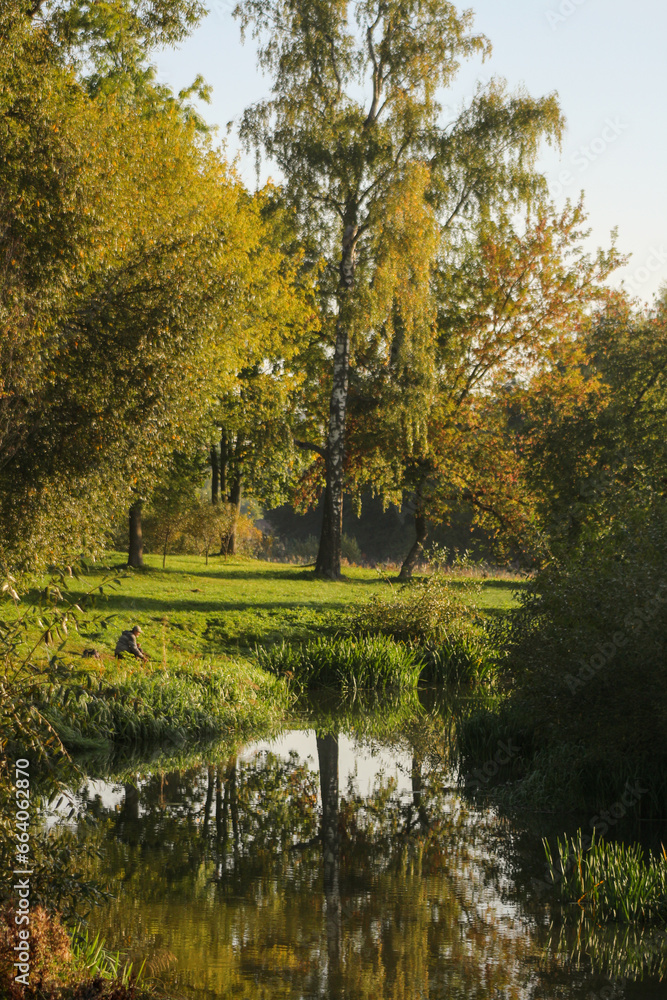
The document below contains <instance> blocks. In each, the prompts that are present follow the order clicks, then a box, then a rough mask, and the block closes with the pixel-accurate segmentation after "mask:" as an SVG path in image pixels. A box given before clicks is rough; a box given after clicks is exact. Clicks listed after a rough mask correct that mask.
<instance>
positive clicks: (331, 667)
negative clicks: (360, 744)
mask: <svg viewBox="0 0 667 1000" xmlns="http://www.w3.org/2000/svg"><path fill="white" fill-rule="evenodd" d="M122 558H123V557H122V556H121V555H120V554H115V553H112V554H110V555H109V556H108V558H107V559H105V560H104V562H103V564H101V565H95V566H94V567H92V568H89V569H88V571H87V572H86V573H84V574H83V575H82V576H81V577H80V578H77V577H67V576H66V577H65V578H64V579H63V580H62V581H61V583H60V584H59V587H60V589H61V591H62V595H63V599H62V600H59V601H56V604H55V609H56V610H54V606H53V605H51V606H49V604H48V600H47V601H46V603H45V594H44V590H43V588H44V587H45V586H46V585H47V583H48V581H46V580H44V581H40V583H41V587H40V588H37V587H35V588H34V589H33V590H32V591H31V592H29V593H27V594H26V595H24V596H23V598H22V600H21V602H20V603H19V605H16V606H15V605H12V604H11V602H7V601H6V602H5V605H4V607H5V611H6V612H7V613H8V614H9V615H10V617H11V615H12V614H13V615H14V616H21V615H23V616H24V618H25V622H24V625H23V627H22V630H19V633H16V634H14V635H13V637H12V638H11V639H10V638H7V639H6V657H7V663H8V664H10V663H11V664H15V663H16V662H18V661H20V660H21V657H27V658H28V660H27V661H26V664H27V666H26V668H25V669H24V670H23V671H20V672H19V674H18V675H17V679H16V680H14V681H13V682H12V687H13V690H14V692H15V694H14V698H15V700H16V702H17V706H18V713H19V715H20V714H21V712H24V713H25V712H29V711H31V708H30V706H33V707H34V708H36V709H37V710H38V711H39V712H40V713H41V714H42V716H43V719H44V720H45V722H46V724H49V725H51V726H52V727H53V729H54V730H55V732H56V733H57V734H58V736H59V737H60V739H61V740H62V742H63V743H64V745H65V747H67V749H69V750H73V751H77V752H82V751H93V752H94V751H100V752H107V753H108V752H110V751H112V750H114V749H117V748H122V747H126V746H129V745H133V744H139V743H141V744H149V743H158V742H159V743H170V744H172V745H173V744H176V745H182V744H183V743H185V742H186V741H188V740H190V741H191V740H198V739H205V738H213V737H216V736H219V735H232V736H234V737H235V738H249V737H251V736H252V735H254V734H258V733H259V732H263V731H266V730H267V729H271V728H274V727H275V726H277V725H279V724H280V723H281V721H283V720H284V719H285V717H286V713H287V711H288V708H289V705H290V703H291V701H292V698H293V694H292V691H291V689H292V688H294V687H295V686H297V685H295V684H292V683H291V681H292V679H293V677H294V674H295V673H296V671H295V670H294V669H291V666H294V664H296V661H297V660H298V659H299V658H300V657H301V656H302V652H303V650H305V649H307V648H308V649H312V650H313V651H314V655H315V653H316V655H315V660H317V663H315V660H313V663H312V664H310V668H313V669H310V673H312V677H311V678H310V679H309V681H308V683H309V685H310V684H311V682H312V683H314V684H316V685H317V684H318V683H319V684H320V685H322V684H324V685H326V684H327V683H329V682H330V681H331V679H332V678H334V679H335V680H336V683H335V684H334V686H336V687H340V688H350V689H351V690H356V689H357V688H371V689H386V688H393V687H396V686H398V687H405V685H406V683H408V682H409V684H408V686H413V685H414V684H416V682H417V679H418V677H419V672H420V671H421V670H422V669H423V664H426V665H427V666H428V668H429V670H430V673H429V678H430V680H431V681H435V682H441V683H442V682H445V681H447V680H451V679H454V680H456V679H459V673H460V663H459V660H460V655H459V654H460V653H461V650H463V653H464V659H466V662H468V661H469V662H470V663H471V664H472V665H473V668H474V662H475V661H474V658H471V656H470V655H469V650H468V647H467V646H465V643H466V642H467V641H468V633H467V632H466V634H465V636H463V638H462V642H461V643H459V645H458V646H457V651H458V652H457V651H455V652H457V655H458V656H459V659H458V660H456V658H455V657H454V658H453V657H452V655H451V650H450V648H449V646H448V645H447V643H448V642H450V644H451V638H452V634H453V633H452V627H453V626H452V622H453V623H454V624H456V626H457V628H460V627H465V628H467V625H466V624H465V623H466V622H467V620H468V619H470V621H471V622H472V621H473V619H474V620H475V621H476V622H478V623H479V620H481V619H480V616H481V617H482V618H483V617H484V616H485V615H493V614H498V613H499V612H501V611H502V610H503V609H504V608H506V607H507V606H508V605H509V603H510V601H511V599H512V598H511V594H512V591H511V587H512V586H516V583H514V582H512V581H510V580H508V579H503V580H494V579H493V578H489V579H485V580H482V581H480V582H479V585H478V586H477V588H476V595H475V603H476V606H477V610H475V611H473V610H472V605H470V606H469V605H468V604H467V603H466V601H467V600H468V597H469V595H470V592H471V584H470V580H469V578H466V577H462V578H461V579H456V578H454V579H448V580H447V582H446V584H441V583H438V584H437V586H432V585H431V583H428V584H426V585H425V584H424V582H423V581H422V582H421V584H420V583H419V582H417V583H416V584H415V585H414V587H410V588H408V589H407V590H405V589H404V588H401V587H399V586H397V585H395V584H392V583H391V582H390V581H388V580H387V579H383V578H381V577H380V576H379V575H378V574H377V573H376V572H374V571H371V570H364V569H349V570H348V571H347V577H346V578H345V579H344V580H342V581H340V582H338V583H331V582H325V581H322V580H318V579H316V578H315V576H314V574H313V573H312V571H311V570H309V569H305V568H304V569H301V568H295V567H293V566H286V565H280V564H269V563H264V562H258V561H253V560H247V559H238V560H237V559H230V560H228V561H223V560H211V561H210V562H209V565H208V566H207V565H206V563H205V561H204V559H201V558H197V557H192V556H174V557H172V558H171V560H170V564H169V565H168V566H167V568H166V569H162V567H161V565H159V564H158V558H157V557H148V559H147V566H146V568H145V569H144V570H141V571H135V572H131V573H127V572H126V571H125V568H124V566H123V562H122ZM156 564H157V565H156ZM114 577H116V578H117V579H116V580H115V582H114ZM91 593H94V595H95V606H94V608H92V609H90V608H87V609H86V611H85V613H83V612H81V613H79V612H75V611H73V612H72V614H73V618H72V620H71V621H69V627H68V628H67V629H65V627H64V623H63V621H61V618H62V615H63V614H65V615H67V614H68V613H69V611H68V610H67V609H68V608H69V609H71V608H72V607H73V606H75V605H79V604H80V605H82V606H83V605H84V604H85V600H86V595H90V594H91ZM56 596H57V595H56ZM58 608H60V611H58V610H57V609H58ZM63 609H65V610H63ZM397 609H398V610H397ZM59 616H60V618H59ZM389 618H391V623H392V624H391V628H390V629H389V631H387V628H388V625H387V623H388V621H389ZM75 620H76V624H77V627H76V628H73V627H72V625H73V624H74V621H75ZM58 622H60V624H58ZM461 623H463V626H462V625H461ZM135 624H136V625H139V626H140V627H141V629H142V635H141V643H142V646H143V648H144V650H145V652H146V653H147V654H148V656H149V660H148V662H147V663H142V662H140V661H138V660H134V659H132V658H130V657H127V656H126V657H125V659H124V660H123V661H121V662H118V661H116V660H115V658H114V655H113V651H114V647H115V643H116V639H117V637H118V635H119V634H120V632H121V631H122V630H123V629H126V628H129V627H131V626H133V625H135ZM475 627H477V625H476V626H475ZM397 630H398V631H397ZM401 630H403V631H401ZM341 632H342V633H343V634H347V636H348V638H347V639H340V638H336V635H339V634H340V633H341ZM7 635H9V633H7ZM40 635H41V636H42V639H43V642H42V643H41V645H40V643H39V637H40ZM374 636H375V638H374ZM59 639H61V640H62V642H61V645H60V646H58V640H59ZM396 640H397V641H396ZM35 643H36V644H37V645H36V648H35V650H33V651H32V652H30V650H31V647H32V646H33V645H34V644H35ZM459 647H460V648H459ZM271 650H274V652H273V653H271V652H270V651H271ZM280 650H282V652H279V651H280ZM297 651H301V652H297ZM371 652H373V656H370V658H369V655H367V654H370V653H371ZM343 653H344V654H345V655H343ZM276 656H277V659H276ZM274 660H275V662H274ZM278 661H280V662H278ZM283 661H284V662H283ZM334 661H335V662H334ZM418 661H419V663H420V664H422V666H420V667H419V669H415V664H416V663H417V662H418ZM267 666H268V667H269V668H270V669H269V670H268V671H267V670H266V669H261V668H262V667H267ZM13 670H14V666H8V667H7V671H8V673H7V677H9V676H10V675H11V674H12V671H13ZM452 671H453V673H452ZM473 672H474V669H473ZM450 674H451V675H452V676H451V677H450ZM280 675H283V676H280ZM339 675H340V676H339ZM6 721H7V720H6Z"/></svg>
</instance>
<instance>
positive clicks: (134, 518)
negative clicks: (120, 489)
mask: <svg viewBox="0 0 667 1000" xmlns="http://www.w3.org/2000/svg"><path fill="white" fill-rule="evenodd" d="M127 565H128V566H132V568H133V569H141V567H142V566H143V565H144V543H143V538H142V535H141V500H137V501H136V503H133V504H132V506H131V507H130V549H129V552H128V556H127Z"/></svg>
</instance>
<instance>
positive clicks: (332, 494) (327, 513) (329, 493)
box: [315, 223, 357, 580]
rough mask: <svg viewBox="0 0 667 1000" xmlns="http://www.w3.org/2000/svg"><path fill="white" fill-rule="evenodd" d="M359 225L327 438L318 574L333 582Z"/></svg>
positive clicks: (347, 236)
mask: <svg viewBox="0 0 667 1000" xmlns="http://www.w3.org/2000/svg"><path fill="white" fill-rule="evenodd" d="M356 240H357V226H356V223H352V224H351V225H348V226H346V227H345V232H344V234H343V249H342V253H341V261H340V271H339V278H338V294H337V299H338V317H337V319H336V350H335V353H334V362H333V385H332V388H331V401H330V404H329V433H328V436H327V483H326V490H325V492H324V517H323V519H322V534H321V536H320V547H319V551H318V553H317V562H316V563H315V572H316V573H317V574H318V575H320V576H326V577H328V578H329V579H330V580H338V579H339V578H340V560H341V538H342V535H343V487H344V462H345V418H346V415H347V391H348V380H349V369H350V315H349V313H350V305H351V303H350V300H351V292H352V289H353V288H354V271H355V267H356Z"/></svg>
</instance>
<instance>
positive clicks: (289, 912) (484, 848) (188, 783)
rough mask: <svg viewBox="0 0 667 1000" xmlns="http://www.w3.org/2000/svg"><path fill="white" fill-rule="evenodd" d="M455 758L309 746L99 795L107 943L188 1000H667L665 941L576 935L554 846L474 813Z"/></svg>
mask: <svg viewBox="0 0 667 1000" xmlns="http://www.w3.org/2000/svg"><path fill="white" fill-rule="evenodd" d="M439 745H441V744H439V742H438V740H437V739H433V734H431V735H430V737H428V738H426V737H424V734H423V733H422V734H421V735H419V734H417V735H415V734H414V733H413V734H412V735H411V736H410V737H408V736H404V737H393V738H391V739H389V738H386V739H374V740H373V739H367V738H361V737H359V736H357V737H355V736H354V734H353V733H352V734H351V733H350V732H348V733H347V734H344V733H338V732H336V731H335V730H333V731H331V727H330V729H329V732H328V733H319V734H317V733H316V732H315V731H314V730H309V729H304V730H296V731H292V732H289V733H286V734H284V735H283V736H281V737H280V738H279V739H277V740H276V741H274V742H272V743H256V744H252V745H249V746H247V747H245V748H243V749H242V750H241V751H240V752H238V753H237V754H235V755H233V756H231V757H229V758H227V759H223V760H219V761H217V762H216V763H213V764H210V765H204V766H198V767H192V768H190V769H189V770H185V771H180V772H177V771H172V772H166V773H165V772H161V773H157V772H156V773H150V772H146V771H143V772H141V774H138V775H137V776H136V779H135V780H136V784H133V783H132V782H130V781H129V780H128V781H126V782H125V783H113V782H102V781H96V782H89V783H88V786H87V790H86V791H85V792H84V793H83V804H84V808H85V809H86V810H87V811H88V812H89V813H91V814H93V815H94V816H96V817H97V823H96V824H95V825H94V826H93V827H92V828H91V832H89V833H86V834H84V833H83V832H82V833H81V835H82V836H86V837H87V838H88V839H89V841H90V843H91V845H92V846H95V847H97V848H99V855H100V856H99V859H98V860H96V861H91V862H89V863H88V864H89V874H94V876H95V877H96V878H97V879H99V880H100V881H101V882H104V883H106V884H108V886H109V888H110V889H111V890H112V892H113V893H114V896H115V899H114V900H113V901H111V902H110V903H108V904H106V905H105V906H104V907H103V908H101V909H99V910H96V911H94V912H93V913H92V915H91V918H90V923H91V925H92V927H93V930H94V931H97V930H100V931H101V932H102V935H103V937H104V938H106V942H107V945H108V946H109V947H110V948H112V949H122V950H123V951H125V952H128V953H129V954H130V955H132V956H141V958H143V957H147V958H148V970H149V974H150V975H152V976H155V977H157V978H158V979H159V980H160V981H161V982H162V983H164V984H167V985H168V986H169V989H170V992H171V994H172V995H173V996H179V997H180V996H182V997H187V998H195V997H197V998H199V997H202V998H211V1000H213V998H216V1000H218V998H228V997H235V998H245V1000H260V998H262V1000H264V998H266V1000H269V998H271V1000H282V998H284V1000H297V998H299V1000H301V998H303V1000H306V998H325V997H326V998H332V1000H334V998H346V1000H347V998H349V1000H366V998H369V1000H390V998H391V1000H417V998H429V1000H452V998H459V997H460V998H464V997H465V998H484V1000H487V998H507V1000H509V998H536V1000H537V998H556V997H558V998H563V1000H570V998H572V1000H574V998H582V1000H583V998H586V1000H609V998H624V997H627V998H638V1000H640V998H641V1000H648V998H657V997H660V998H667V986H666V985H665V983H662V982H661V981H660V978H659V976H660V973H661V972H662V971H667V937H666V935H665V932H664V929H662V930H658V931H654V932H651V933H650V934H643V935H642V934H641V933H636V934H635V933H628V932H626V931H623V930H622V929H618V928H616V929H613V928H612V929H611V930H602V929H600V928H595V927H594V926H587V925H582V924H580V923H579V921H578V918H577V916H576V914H572V915H570V916H569V917H568V920H567V921H566V922H565V923H563V920H562V917H561V915H560V914H559V913H556V912H554V913H552V912H551V910H550V904H549V900H550V898H551V897H550V893H549V891H548V889H547V887H546V886H545V885H544V881H543V880H544V864H543V859H542V853H541V846H540V832H538V831H531V830H529V829H525V828H524V829H521V828H518V827H516V826H513V825H511V824H509V823H508V822H507V821H504V820H502V819H501V818H499V817H498V816H497V815H496V814H494V812H493V811H492V810H485V811H482V810H480V809H476V808H474V806H473V805H471V804H470V802H466V800H465V799H463V798H462V797H461V795H460V793H459V792H458V790H457V787H456V782H455V780H454V779H453V776H452V774H451V773H450V771H449V768H448V765H447V760H446V758H445V755H444V753H442V752H440V751H438V749H437V747H438V746H439ZM434 747H435V749H434ZM82 830H83V828H82ZM542 832H543V831H542Z"/></svg>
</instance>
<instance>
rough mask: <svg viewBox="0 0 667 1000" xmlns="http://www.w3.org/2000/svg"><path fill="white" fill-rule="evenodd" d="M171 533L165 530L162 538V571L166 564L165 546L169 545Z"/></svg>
mask: <svg viewBox="0 0 667 1000" xmlns="http://www.w3.org/2000/svg"><path fill="white" fill-rule="evenodd" d="M170 534H171V532H170V531H169V529H167V531H166V533H165V536H164V548H163V549H162V569H164V567H165V565H166V562H167V545H168V544H169V536H170Z"/></svg>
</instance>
